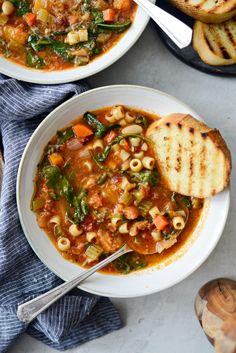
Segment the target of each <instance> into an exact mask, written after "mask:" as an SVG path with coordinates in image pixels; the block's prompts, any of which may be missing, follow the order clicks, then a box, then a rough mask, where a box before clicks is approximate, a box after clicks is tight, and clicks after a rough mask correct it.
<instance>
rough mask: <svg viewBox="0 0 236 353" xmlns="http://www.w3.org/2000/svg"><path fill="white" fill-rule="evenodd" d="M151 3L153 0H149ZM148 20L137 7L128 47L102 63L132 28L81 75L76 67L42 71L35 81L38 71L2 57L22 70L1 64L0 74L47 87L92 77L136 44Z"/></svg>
mask: <svg viewBox="0 0 236 353" xmlns="http://www.w3.org/2000/svg"><path fill="white" fill-rule="evenodd" d="M150 1H151V2H153V1H154V0H150ZM138 15H139V17H140V18H141V21H140V20H139V21H138V20H137V16H138ZM149 20H150V17H149V16H148V15H147V14H146V13H145V12H144V11H143V10H142V9H141V8H140V7H137V10H136V14H135V18H134V22H133V23H134V24H135V23H136V22H137V24H138V26H137V28H136V32H135V35H134V36H133V37H132V38H130V40H129V43H128V45H124V46H123V48H121V49H120V50H119V52H117V53H116V54H113V57H112V59H111V60H110V61H109V63H106V62H103V57H105V56H106V55H108V56H109V53H110V52H111V51H112V49H113V48H115V47H116V46H117V45H118V44H119V43H120V42H121V41H122V39H123V38H124V37H125V35H126V34H127V33H130V32H129V31H130V30H132V26H131V27H130V28H129V29H128V30H127V31H126V32H124V34H123V35H122V37H121V38H120V39H119V40H118V42H117V43H116V44H115V45H114V46H112V47H111V48H110V49H109V50H108V51H106V52H105V53H103V54H102V55H100V56H98V57H96V58H94V60H92V61H91V62H90V63H89V64H87V65H85V68H88V72H87V73H86V72H84V73H83V74H81V73H80V72H81V68H83V66H82V67H78V68H76V67H75V68H73V67H72V68H69V69H66V70H55V71H45V72H44V71H42V72H41V78H40V79H37V78H34V72H36V73H37V74H39V73H40V70H36V69H33V68H28V67H25V66H24V65H21V64H18V63H15V62H14V61H11V60H8V59H6V58H4V57H3V56H1V55H0V60H1V59H2V60H3V62H4V61H7V62H9V61H10V63H11V65H12V67H21V68H22V73H15V72H14V71H12V70H11V68H9V69H8V68H4V66H3V65H2V64H0V73H1V74H3V75H6V76H8V77H11V78H14V79H17V80H20V81H23V82H28V83H36V84H47V85H55V84H61V83H69V82H75V81H79V80H82V79H85V78H87V77H90V76H93V75H95V74H97V73H99V72H101V71H103V70H105V69H107V68H108V67H110V66H111V65H112V64H114V63H115V62H116V61H118V60H119V59H120V58H121V57H122V56H123V55H125V54H126V53H127V52H128V51H129V50H130V49H131V48H132V46H133V45H134V44H135V43H136V42H137V40H138V39H139V38H140V37H141V35H142V33H143V32H144V30H145V28H146V26H147V24H148V22H149ZM93 63H95V65H94V67H93V66H92V69H90V70H89V68H90V67H91V66H89V65H92V64H93ZM96 63H98V64H97V65H96ZM25 72H28V73H32V76H33V77H30V78H27V77H26V74H25ZM58 72H65V75H66V73H67V72H69V73H70V72H72V73H74V74H73V75H72V76H73V77H71V78H65V79H62V78H57V73H58ZM47 73H55V75H54V77H53V79H52V78H51V79H47Z"/></svg>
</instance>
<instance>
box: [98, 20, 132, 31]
mask: <svg viewBox="0 0 236 353" xmlns="http://www.w3.org/2000/svg"><path fill="white" fill-rule="evenodd" d="M131 24H132V22H131V21H127V22H124V23H98V24H97V26H98V28H100V29H103V30H107V31H115V32H123V31H125V30H126V29H127V28H129V27H130V26H131Z"/></svg>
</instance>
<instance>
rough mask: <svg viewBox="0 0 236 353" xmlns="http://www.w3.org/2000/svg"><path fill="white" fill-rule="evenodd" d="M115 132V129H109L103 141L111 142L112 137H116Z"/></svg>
mask: <svg viewBox="0 0 236 353" xmlns="http://www.w3.org/2000/svg"><path fill="white" fill-rule="evenodd" d="M116 136H117V133H116V132H115V131H110V132H109V133H108V134H107V135H106V136H105V142H106V143H111V142H112V141H113V140H114V138H116Z"/></svg>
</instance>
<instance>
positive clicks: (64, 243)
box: [57, 237, 70, 251]
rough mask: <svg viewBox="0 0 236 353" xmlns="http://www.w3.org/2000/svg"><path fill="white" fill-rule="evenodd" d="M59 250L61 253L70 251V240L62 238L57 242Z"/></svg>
mask: <svg viewBox="0 0 236 353" xmlns="http://www.w3.org/2000/svg"><path fill="white" fill-rule="evenodd" d="M57 246H58V249H59V250H61V251H66V250H69V249H70V240H69V239H68V238H65V237H61V238H59V239H58V241H57Z"/></svg>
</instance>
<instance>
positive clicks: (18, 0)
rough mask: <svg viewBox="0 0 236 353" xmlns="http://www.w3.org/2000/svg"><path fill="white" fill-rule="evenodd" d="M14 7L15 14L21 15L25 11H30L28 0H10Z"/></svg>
mask: <svg viewBox="0 0 236 353" xmlns="http://www.w3.org/2000/svg"><path fill="white" fill-rule="evenodd" d="M11 2H12V3H13V5H14V6H15V8H16V15H17V16H23V15H25V14H26V13H27V12H30V11H31V10H30V2H29V1H28V0H11Z"/></svg>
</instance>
